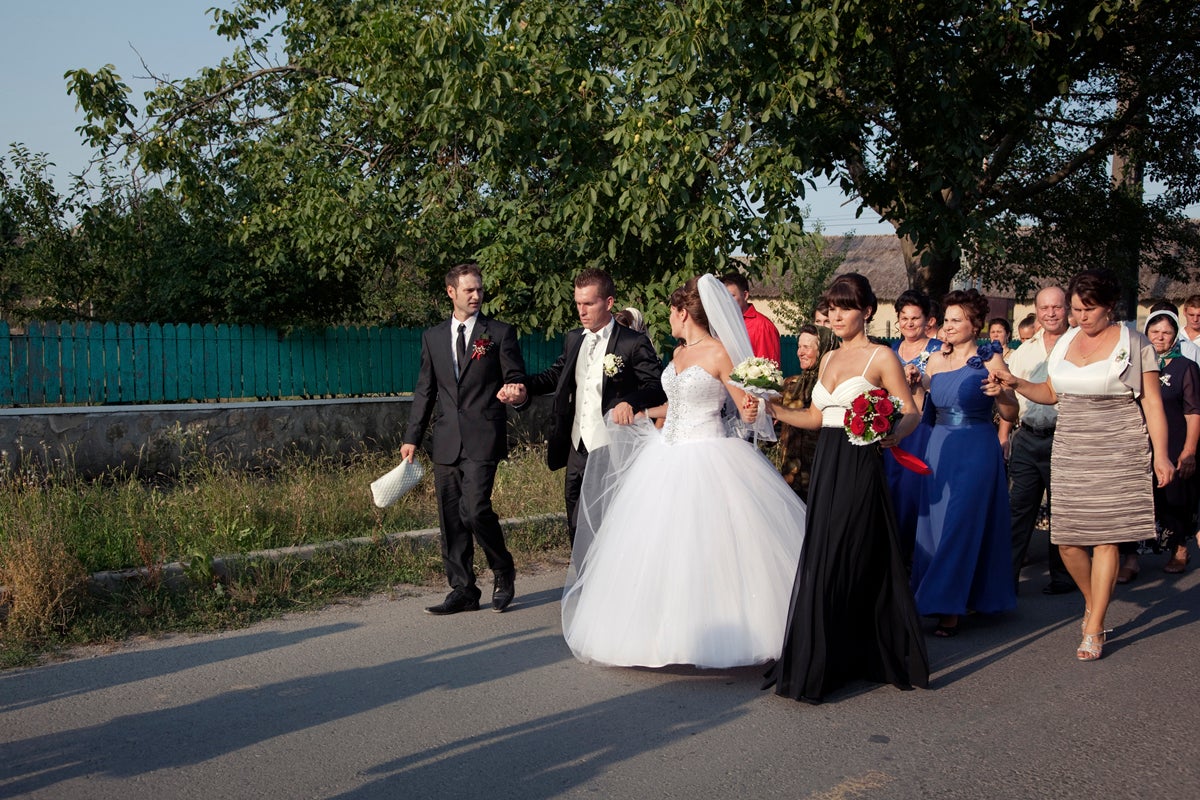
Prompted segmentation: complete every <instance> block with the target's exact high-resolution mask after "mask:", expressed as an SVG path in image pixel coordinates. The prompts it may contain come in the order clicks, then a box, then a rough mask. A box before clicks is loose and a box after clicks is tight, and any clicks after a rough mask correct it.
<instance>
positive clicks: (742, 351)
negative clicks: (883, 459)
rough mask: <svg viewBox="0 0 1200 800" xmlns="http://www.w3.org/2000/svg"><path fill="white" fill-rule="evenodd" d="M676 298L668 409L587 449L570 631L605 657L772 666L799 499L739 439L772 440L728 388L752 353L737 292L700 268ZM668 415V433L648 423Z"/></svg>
mask: <svg viewBox="0 0 1200 800" xmlns="http://www.w3.org/2000/svg"><path fill="white" fill-rule="evenodd" d="M670 305H671V333H672V335H674V336H675V337H676V338H677V339H679V341H680V344H679V346H678V347H677V348H676V350H675V354H674V358H673V361H672V363H671V364H670V365H668V366H667V368H666V369H665V370H664V371H663V377H662V382H663V389H664V391H665V392H666V394H667V398H668V404H667V405H664V406H659V407H657V408H652V409H649V410H648V411H647V412H646V416H644V417H643V416H640V415H639V418H638V419H637V420H636V421H635V422H634V424H633V425H628V426H624V427H619V426H615V425H613V424H612V423H611V421H610V422H609V426H610V433H611V434H612V441H611V443H610V444H609V445H608V446H607V447H605V448H602V449H599V450H596V451H594V452H592V453H591V454H590V455H589V457H588V466H587V472H586V474H585V476H584V484H583V492H582V497H581V499H580V512H579V526H578V531H577V532H576V538H575V546H574V550H573V552H572V555H571V568H570V571H569V573H568V576H567V583H566V586H565V588H564V589H563V599H562V622H563V635H564V637H565V638H566V640H567V644H568V645H569V646H570V648H571V651H572V652H573V653H574V654H575V657H576V658H578V659H579V660H581V661H585V662H590V663H596V664H609V665H615V666H645V667H661V666H666V665H668V664H694V665H695V666H698V667H714V668H721V667H733V666H740V665H748V664H760V663H764V662H767V661H769V660H771V659H773V658H778V657H779V654H780V651H781V649H782V646H783V632H784V628H785V622H786V620H787V612H788V599H789V595H790V589H791V586H792V579H793V577H794V575H795V572H796V566H797V563H798V561H799V558H800V550H801V545H802V544H803V538H804V504H803V503H802V502H801V501H800V500H799V498H797V497H796V495H795V493H794V492H793V491H792V490H791V488H790V487H789V486H788V485H787V484H786V483H785V482H784V481H783V479H782V478H780V477H779V474H778V473H777V472H776V471H775V469H774V468H773V467H772V466H771V464H770V462H769V461H768V460H767V459H766V458H765V457H763V456H762V455H761V454H760V453H759V452H758V449H757V448H756V447H755V446H754V445H753V444H751V443H750V442H747V441H745V440H743V439H742V438H741V437H740V435H737V434H738V433H740V432H741V431H743V430H745V426H746V423H749V425H750V426H751V428H752V429H753V430H754V431H755V432H756V433H757V434H758V435H759V436H760V437H765V438H772V439H773V438H774V433H773V431H772V429H771V422H770V419H769V418H768V417H767V415H766V414H761V415H759V414H758V409H759V402H758V401H757V400H755V399H754V398H752V397H748V396H747V395H746V394H744V393H743V392H742V391H741V390H740V389H738V388H737V387H736V386H732V385H730V384H729V375H730V372H732V370H733V367H734V359H737V360H738V361H740V360H742V359H743V358H746V357H749V356H750V355H751V351H750V341H749V337H748V336H747V334H746V328H745V323H744V322H742V315H741V311H740V310H739V309H738V308H737V306H736V304H735V303H734V302H733V299H732V298H731V297H730V296H729V293H728V291H727V290H726V289H725V288H724V286H722V285H721V283H720V282H719V281H717V280H716V279H715V278H713V277H712V276H711V275H704V276H701V277H700V278H699V279H696V278H693V279H691V280H689V281H688V282H687V283H686V284H684V286H683V287H681V288H680V289H677V290H676V291H675V292H674V293H673V294H672V295H671V298H670ZM739 409H740V417H741V419H738V417H739V413H738V410H739ZM664 416H665V423H664V425H663V428H662V430H661V431H660V430H659V429H657V428H655V426H654V424H653V423H652V422H651V419H657V418H661V417H664ZM723 417H724V418H723ZM743 420H744V422H743Z"/></svg>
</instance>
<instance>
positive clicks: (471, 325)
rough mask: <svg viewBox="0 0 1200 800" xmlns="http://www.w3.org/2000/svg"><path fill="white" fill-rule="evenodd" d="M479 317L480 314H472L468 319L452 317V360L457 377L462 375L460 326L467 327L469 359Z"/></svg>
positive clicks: (465, 333) (465, 334)
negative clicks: (459, 359)
mask: <svg viewBox="0 0 1200 800" xmlns="http://www.w3.org/2000/svg"><path fill="white" fill-rule="evenodd" d="M478 316H479V315H478V314H472V315H471V316H469V317H467V318H466V319H457V318H456V317H455V316H454V315H453V314H451V315H450V359H451V360H452V361H453V362H454V376H455V377H458V376H459V375H461V374H462V365H461V364H459V363H458V326H459V325H466V326H467V330H466V331H465V332H464V334H463V335H464V336H466V338H467V358H470V357H471V341H472V340H471V334H472V333H474V332H475V318H476V317H478Z"/></svg>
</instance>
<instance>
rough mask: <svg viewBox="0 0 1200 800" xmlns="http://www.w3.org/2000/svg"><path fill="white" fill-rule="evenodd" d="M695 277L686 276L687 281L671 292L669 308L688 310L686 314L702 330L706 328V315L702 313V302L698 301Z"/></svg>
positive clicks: (698, 294) (698, 295)
mask: <svg viewBox="0 0 1200 800" xmlns="http://www.w3.org/2000/svg"><path fill="white" fill-rule="evenodd" d="M697 280H698V279H697V278H688V280H687V283H685V284H684V285H683V286H680V287H679V288H678V289H676V290H675V291H673V292H671V299H670V300H669V302H670V304H671V308H674V309H678V310H680V311H686V312H688V316H689V317H691V318H692V322H695V323H696V324H697V325H699V326H700V327H701V328H704V330H706V331H707V330H708V315H707V314H705V313H704V304H703V303H701V302H700V290H699V289H697V288H696V281H697Z"/></svg>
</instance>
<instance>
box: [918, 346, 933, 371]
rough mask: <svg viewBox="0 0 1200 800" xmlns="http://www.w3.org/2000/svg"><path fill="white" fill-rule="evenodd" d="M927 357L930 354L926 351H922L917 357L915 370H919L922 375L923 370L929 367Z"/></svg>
mask: <svg viewBox="0 0 1200 800" xmlns="http://www.w3.org/2000/svg"><path fill="white" fill-rule="evenodd" d="M929 356H930V353H929V351H928V350H924V351H922V352H921V355H919V356H917V369H919V370H920V371H921V373H922V374H924V372H925V368H926V367H928V366H929Z"/></svg>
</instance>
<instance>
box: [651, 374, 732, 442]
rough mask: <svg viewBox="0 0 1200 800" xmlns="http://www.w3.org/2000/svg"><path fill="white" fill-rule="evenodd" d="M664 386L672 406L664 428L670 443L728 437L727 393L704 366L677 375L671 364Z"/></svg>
mask: <svg viewBox="0 0 1200 800" xmlns="http://www.w3.org/2000/svg"><path fill="white" fill-rule="evenodd" d="M662 385H663V391H664V392H666V393H667V402H668V403H669V405H668V406H667V419H666V422H665V424H664V425H663V437H664V438H665V439H666V441H667V442H668V443H671V444H673V443H675V442H679V441H687V440H690V439H715V438H720V437H724V436H725V423H724V421H723V420H722V419H721V406H722V405H723V404H724V402H725V398H726V396H727V395H728V392H727V391H726V389H725V387H724V386H723V385H722V384H721V382H720V381H719V380H717V379H716V378H714V377H713V376H712V375H710V374H709V373H708V371H707V370H705V369H704V367H702V366H700V365H699V364H693V365H692V366H690V367H688V368H687V369H685V370H684V371H683V372H681V373H676V372H675V364H674V362H672V363H671V364H670V365H669V366H668V367H667V368H666V369H665V370H663V374H662Z"/></svg>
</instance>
